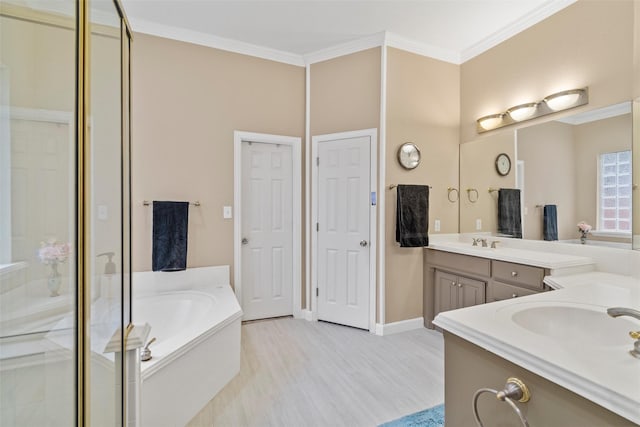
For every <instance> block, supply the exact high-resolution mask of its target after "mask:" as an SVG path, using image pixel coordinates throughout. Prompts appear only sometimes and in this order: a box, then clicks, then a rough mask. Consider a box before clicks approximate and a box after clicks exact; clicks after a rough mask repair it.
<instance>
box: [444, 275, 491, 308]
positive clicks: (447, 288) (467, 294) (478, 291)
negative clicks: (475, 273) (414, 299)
mask: <svg viewBox="0 0 640 427" xmlns="http://www.w3.org/2000/svg"><path fill="white" fill-rule="evenodd" d="M486 285H487V282H484V281H481V280H475V279H470V278H468V277H464V276H458V275H455V274H451V273H447V272H444V271H440V270H436V271H435V286H436V288H435V312H436V313H440V312H441V311H447V310H453V309H456V308H463V307H470V306H472V305H476V304H483V303H484V301H485V288H486Z"/></svg>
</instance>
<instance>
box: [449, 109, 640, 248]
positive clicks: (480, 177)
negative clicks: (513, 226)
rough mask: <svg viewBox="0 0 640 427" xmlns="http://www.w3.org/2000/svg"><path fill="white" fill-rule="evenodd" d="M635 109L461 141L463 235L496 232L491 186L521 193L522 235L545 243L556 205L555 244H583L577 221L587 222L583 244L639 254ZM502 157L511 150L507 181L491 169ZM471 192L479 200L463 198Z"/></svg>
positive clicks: (574, 117) (639, 170)
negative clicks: (549, 212)
mask: <svg viewBox="0 0 640 427" xmlns="http://www.w3.org/2000/svg"><path fill="white" fill-rule="evenodd" d="M638 105H640V103H638V102H635V103H634V102H623V103H619V104H616V105H610V106H607V107H604V108H598V109H591V110H589V109H587V110H586V111H585V110H581V111H580V112H579V113H576V114H573V115H570V116H563V117H562V118H558V119H552V120H549V121H546V122H544V123H537V124H534V125H532V126H528V127H523V128H520V129H517V130H513V129H505V130H502V131H499V132H495V133H493V134H492V135H487V136H484V137H482V138H481V139H478V140H476V141H474V142H470V143H467V144H462V146H461V148H460V187H461V190H462V194H461V199H462V202H461V204H460V210H461V211H460V232H461V233H473V232H491V233H492V234H497V226H496V219H497V194H496V192H490V191H489V189H490V188H496V189H497V188H519V189H520V190H521V202H522V205H521V214H522V235H523V238H525V239H532V240H542V239H543V212H544V206H545V205H555V206H556V211H557V227H558V241H560V242H563V243H578V244H579V243H581V242H580V238H579V237H580V232H579V231H578V227H577V224H578V223H579V222H585V223H587V224H589V225H591V226H592V229H593V231H592V232H591V233H590V234H589V237H588V239H587V243H586V244H590V245H598V246H610V247H617V248H627V249H631V248H632V247H633V248H635V249H640V241H639V240H640V239H639V238H638V235H639V234H640V209H639V208H638V206H639V204H640V201H639V200H638V199H640V197H639V196H638V195H637V190H636V188H637V185H636V182H637V180H638V177H640V156H638V155H637V153H638V152H640V147H639V145H640V143H639V139H640V138H639V136H638V135H637V132H636V134H634V132H633V128H634V120H635V122H636V123H638V122H637V121H638V118H639V117H640V112H639V111H638ZM634 117H635V119H634ZM636 129H638V127H636ZM634 148H635V150H636V156H635V158H634V156H633V151H634ZM500 152H507V153H511V152H512V153H513V156H512V163H513V166H514V167H513V168H512V170H511V173H510V174H509V175H507V176H506V177H500V176H499V175H498V174H497V173H496V172H495V170H494V167H493V158H494V157H495V156H496V155H497V154H499V153H500ZM479 153H482V155H480V154H479ZM634 172H635V175H634ZM634 177H635V178H634ZM634 179H635V180H634ZM469 188H474V189H477V190H478V193H479V199H478V200H477V201H475V202H471V201H469V200H467V199H468V198H464V196H465V193H464V192H465V191H466V190H467V189H469ZM472 196H475V193H472ZM634 197H635V200H634ZM472 199H473V197H472ZM634 206H635V207H636V209H634ZM634 212H635V214H634ZM634 219H635V221H634ZM634 236H636V237H635V238H634ZM633 242H634V243H633Z"/></svg>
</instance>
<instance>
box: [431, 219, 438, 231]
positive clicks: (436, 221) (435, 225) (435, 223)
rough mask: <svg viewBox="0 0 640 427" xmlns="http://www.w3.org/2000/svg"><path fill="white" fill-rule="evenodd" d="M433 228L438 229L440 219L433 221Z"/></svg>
mask: <svg viewBox="0 0 640 427" xmlns="http://www.w3.org/2000/svg"><path fill="white" fill-rule="evenodd" d="M433 228H434V229H435V231H440V220H439V219H436V220H435V221H434V222H433Z"/></svg>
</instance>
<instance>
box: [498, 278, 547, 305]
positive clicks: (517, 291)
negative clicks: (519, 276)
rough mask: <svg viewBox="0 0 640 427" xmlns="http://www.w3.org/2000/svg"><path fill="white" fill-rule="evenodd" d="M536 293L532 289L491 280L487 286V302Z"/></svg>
mask: <svg viewBox="0 0 640 427" xmlns="http://www.w3.org/2000/svg"><path fill="white" fill-rule="evenodd" d="M537 293H538V291H534V290H532V289H527V288H521V287H519V286H513V285H508V284H506V283H500V282H496V281H495V280H492V281H491V282H489V285H488V286H487V302H493V301H502V300H503V299H511V298H518V297H524V296H526V295H533V294H537Z"/></svg>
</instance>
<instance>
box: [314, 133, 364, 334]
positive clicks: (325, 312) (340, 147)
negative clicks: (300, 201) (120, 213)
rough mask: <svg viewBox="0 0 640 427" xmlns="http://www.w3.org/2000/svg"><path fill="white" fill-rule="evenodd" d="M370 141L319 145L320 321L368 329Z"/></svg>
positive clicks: (341, 141)
mask: <svg viewBox="0 0 640 427" xmlns="http://www.w3.org/2000/svg"><path fill="white" fill-rule="evenodd" d="M370 157H371V141H370V137H369V136H360V137H354V138H347V139H338V140H330V141H323V142H319V143H318V158H319V160H318V203H317V209H318V211H317V215H318V227H317V228H318V230H317V233H318V240H317V242H318V258H317V259H318V270H317V271H318V273H317V274H318V295H317V302H318V319H319V320H326V321H329V322H334V323H339V324H342V325H348V326H354V327H357V328H363V329H369V308H370V307H369V298H370V296H369V284H370V280H369V277H370V265H369V263H370V256H371V253H370V236H369V234H370V227H369V226H370V224H369V221H370V216H369V210H370V172H371V171H370V167H371V166H370V165H371V159H370Z"/></svg>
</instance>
